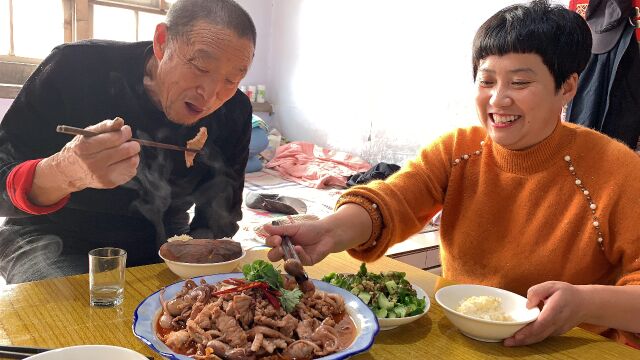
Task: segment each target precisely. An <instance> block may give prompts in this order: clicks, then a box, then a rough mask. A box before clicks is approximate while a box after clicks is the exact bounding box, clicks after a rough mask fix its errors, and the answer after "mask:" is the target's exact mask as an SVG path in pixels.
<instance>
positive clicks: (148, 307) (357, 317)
mask: <svg viewBox="0 0 640 360" xmlns="http://www.w3.org/2000/svg"><path fill="white" fill-rule="evenodd" d="M241 277H243V275H242V273H227V274H216V275H209V276H201V277H197V278H194V279H193V280H194V281H195V282H196V283H198V282H199V281H200V279H205V280H206V281H207V282H208V283H209V284H213V283H217V282H220V281H222V280H224V279H228V278H241ZM183 283H184V281H179V282H177V283H174V284H172V285H169V286H167V288H166V292H165V294H164V297H165V299H172V298H173V297H174V296H175V295H176V293H178V291H179V290H180V289H181V288H182V284H183ZM313 283H314V284H315V286H316V289H318V290H322V291H325V292H328V293H337V294H339V295H341V296H342V297H343V298H344V303H345V305H346V309H347V312H348V313H349V315H350V316H351V319H353V322H354V323H355V324H356V328H357V329H358V330H357V331H358V335H357V336H356V339H355V341H354V342H353V344H351V346H349V347H348V348H346V349H344V350H342V351H340V352H337V353H334V354H331V355H328V356H324V357H322V358H320V359H323V360H338V359H346V358H348V357H350V356H353V355H355V354H357V353H361V352H364V351H367V350H368V349H369V348H370V347H371V345H373V340H374V338H375V336H376V335H377V334H378V331H379V330H380V327H379V326H378V321H377V319H376V317H375V315H374V314H373V312H371V310H370V309H369V308H368V307H367V306H366V305H365V304H364V303H363V302H362V301H360V299H358V297H356V296H355V295H353V294H352V293H350V292H348V291H346V290H344V289H341V288H339V287H336V286H333V285H331V284H327V283H325V282H323V281H319V280H313ZM161 309H162V306H161V305H160V290H158V291H156V292H155V293H153V294H151V295H149V296H148V297H147V298H146V299H144V300H142V302H141V303H140V304H139V305H138V307H137V308H136V311H135V312H134V313H133V333H134V334H135V336H136V337H138V339H140V340H142V342H144V343H145V344H147V345H148V346H149V347H150V348H151V349H153V350H154V351H156V352H158V353H159V354H160V355H162V356H164V357H166V358H168V359H172V360H192V358H190V357H188V356H185V355H180V354H176V353H174V352H173V351H171V349H169V347H168V346H167V345H165V344H164V343H163V342H162V341H161V340H160V339H158V337H157V336H156V332H155V324H156V320H157V318H158V316H159V315H160V312H161Z"/></svg>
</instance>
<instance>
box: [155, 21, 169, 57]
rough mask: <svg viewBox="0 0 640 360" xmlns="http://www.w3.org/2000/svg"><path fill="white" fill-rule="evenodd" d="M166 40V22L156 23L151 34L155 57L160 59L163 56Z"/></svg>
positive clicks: (167, 38)
mask: <svg viewBox="0 0 640 360" xmlns="http://www.w3.org/2000/svg"><path fill="white" fill-rule="evenodd" d="M168 40H169V34H168V32H167V24H165V23H160V24H158V25H156V32H155V33H154V34H153V55H155V57H156V59H158V60H162V58H164V55H165V51H166V50H167V42H168Z"/></svg>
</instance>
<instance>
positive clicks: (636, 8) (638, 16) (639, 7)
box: [569, 0, 640, 41]
mask: <svg viewBox="0 0 640 360" xmlns="http://www.w3.org/2000/svg"><path fill="white" fill-rule="evenodd" d="M587 6H589V0H570V1H569V10H573V11H575V12H577V13H578V14H580V16H582V17H583V18H586V16H587ZM631 6H633V15H632V16H633V19H631V20H632V21H635V24H636V40H638V41H640V0H631Z"/></svg>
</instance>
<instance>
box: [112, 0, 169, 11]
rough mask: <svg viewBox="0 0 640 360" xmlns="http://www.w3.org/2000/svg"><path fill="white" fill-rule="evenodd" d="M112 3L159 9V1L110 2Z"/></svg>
mask: <svg viewBox="0 0 640 360" xmlns="http://www.w3.org/2000/svg"><path fill="white" fill-rule="evenodd" d="M110 1H111V2H112V3H120V4H125V5H138V6H146V7H153V8H157V9H159V8H160V0H110Z"/></svg>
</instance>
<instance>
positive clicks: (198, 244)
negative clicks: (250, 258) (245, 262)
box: [158, 236, 246, 279]
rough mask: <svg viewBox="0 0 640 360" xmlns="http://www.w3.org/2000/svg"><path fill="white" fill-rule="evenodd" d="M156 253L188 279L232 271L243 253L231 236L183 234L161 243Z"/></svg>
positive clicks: (178, 273)
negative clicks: (190, 236) (227, 237)
mask: <svg viewBox="0 0 640 360" xmlns="http://www.w3.org/2000/svg"><path fill="white" fill-rule="evenodd" d="M174 238H175V237H174ZM158 255H159V256H160V258H161V259H162V260H164V262H165V263H166V264H167V267H169V269H170V270H171V271H172V272H173V273H174V274H176V275H178V276H180V277H181V278H183V279H189V278H192V277H196V276H203V275H211V274H220V273H228V272H231V271H236V270H238V269H237V267H238V263H239V262H240V260H241V259H242V258H243V257H244V256H245V255H246V252H245V250H243V249H242V246H240V243H238V242H236V241H233V240H231V239H192V238H188V237H184V236H183V237H182V238H179V239H177V240H171V239H170V240H169V241H167V242H166V243H164V244H162V246H161V247H160V250H159V251H158Z"/></svg>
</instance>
